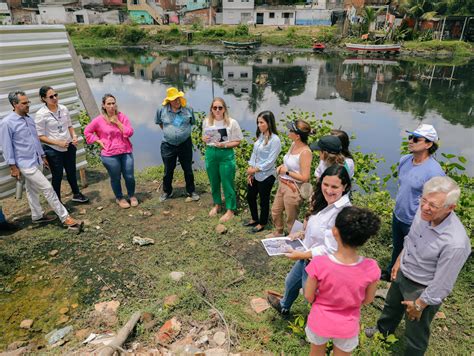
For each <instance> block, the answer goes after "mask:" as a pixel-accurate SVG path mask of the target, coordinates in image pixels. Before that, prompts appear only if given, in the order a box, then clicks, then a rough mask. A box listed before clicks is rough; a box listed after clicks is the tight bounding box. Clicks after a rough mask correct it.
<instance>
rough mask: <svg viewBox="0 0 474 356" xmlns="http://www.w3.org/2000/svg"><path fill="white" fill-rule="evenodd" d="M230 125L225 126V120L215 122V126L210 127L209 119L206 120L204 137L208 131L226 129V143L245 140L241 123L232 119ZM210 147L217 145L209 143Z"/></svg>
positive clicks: (203, 123)
mask: <svg viewBox="0 0 474 356" xmlns="http://www.w3.org/2000/svg"><path fill="white" fill-rule="evenodd" d="M229 121H230V125H229V126H224V120H220V121H218V120H214V125H212V126H209V121H208V119H207V118H206V119H204V121H203V122H202V131H203V135H205V132H206V130H212V129H216V130H218V129H223V128H225V129H226V132H227V136H226V137H227V139H225V138H223V140H224V141H240V140H243V139H244V135H243V134H242V130H241V129H240V126H239V123H238V122H237V121H236V120H234V119H232V118H229ZM208 145H209V146H214V145H215V143H213V142H209V143H208Z"/></svg>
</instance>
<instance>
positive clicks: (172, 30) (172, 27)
mask: <svg viewBox="0 0 474 356" xmlns="http://www.w3.org/2000/svg"><path fill="white" fill-rule="evenodd" d="M169 33H170V34H172V35H179V27H178V25H176V24H174V23H173V24H171V25H170V30H169Z"/></svg>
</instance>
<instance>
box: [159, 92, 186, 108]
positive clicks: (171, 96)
mask: <svg viewBox="0 0 474 356" xmlns="http://www.w3.org/2000/svg"><path fill="white" fill-rule="evenodd" d="M176 98H180V101H181V106H183V107H184V106H186V99H185V98H184V93H183V92H182V91H178V89H176V88H168V89H166V98H165V100H163V103H162V104H161V105H163V106H165V105H167V104H168V103H169V102H170V101H173V100H175V99H176Z"/></svg>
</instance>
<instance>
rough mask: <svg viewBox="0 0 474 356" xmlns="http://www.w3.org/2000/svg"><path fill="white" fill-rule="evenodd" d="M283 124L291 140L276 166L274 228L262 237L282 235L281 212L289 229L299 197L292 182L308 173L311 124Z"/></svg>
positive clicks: (295, 215)
mask: <svg viewBox="0 0 474 356" xmlns="http://www.w3.org/2000/svg"><path fill="white" fill-rule="evenodd" d="M287 128H288V129H289V133H288V137H289V138H290V139H291V140H292V141H293V143H292V145H291V147H290V149H289V151H288V153H287V154H286V155H285V157H284V158H283V164H282V165H281V166H279V167H278V168H277V175H278V180H279V185H278V190H277V193H276V195H275V199H274V201H273V205H272V219H273V225H274V226H275V230H274V231H273V232H272V233H270V234H268V235H267V236H266V237H277V236H283V233H284V228H285V226H284V220H283V213H285V214H286V228H287V229H288V231H291V228H292V226H293V223H294V222H295V220H296V219H297V217H298V213H299V209H300V205H301V201H302V198H301V196H300V194H299V190H298V187H297V186H296V185H297V184H301V183H305V182H308V181H309V179H310V176H311V173H310V169H311V158H312V154H311V150H310V149H309V147H308V136H309V135H310V134H311V126H310V125H309V124H308V123H307V122H305V121H303V120H296V121H293V122H289V123H288V124H287Z"/></svg>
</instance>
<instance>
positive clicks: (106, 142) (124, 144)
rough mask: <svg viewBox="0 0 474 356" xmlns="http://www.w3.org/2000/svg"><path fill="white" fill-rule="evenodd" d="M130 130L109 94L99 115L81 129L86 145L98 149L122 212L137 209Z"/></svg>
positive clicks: (105, 96) (131, 132)
mask: <svg viewBox="0 0 474 356" xmlns="http://www.w3.org/2000/svg"><path fill="white" fill-rule="evenodd" d="M132 135H133V128H132V126H131V125H130V121H129V120H128V117H127V116H125V114H123V113H121V112H119V111H118V110H117V104H116V99H115V97H114V96H113V95H112V94H105V95H104V96H103V97H102V115H99V116H97V117H96V118H95V119H93V120H92V121H91V122H90V123H89V125H87V126H86V128H85V129H84V136H85V137H86V141H87V143H88V144H93V143H95V142H96V143H98V144H99V145H100V147H101V151H100V159H101V161H102V163H103V164H104V166H105V168H106V169H107V172H109V176H110V184H111V185H112V190H113V192H114V194H115V198H116V202H117V204H118V205H119V206H120V207H121V208H124V209H126V208H130V205H131V206H137V205H138V200H137V198H136V197H135V176H134V172H133V154H132V143H131V142H130V137H131V136H132ZM121 175H123V178H124V179H125V186H126V187H127V192H128V197H129V198H130V203H129V202H128V201H127V200H126V199H125V198H124V196H123V194H122V185H121V182H120V180H121Z"/></svg>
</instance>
